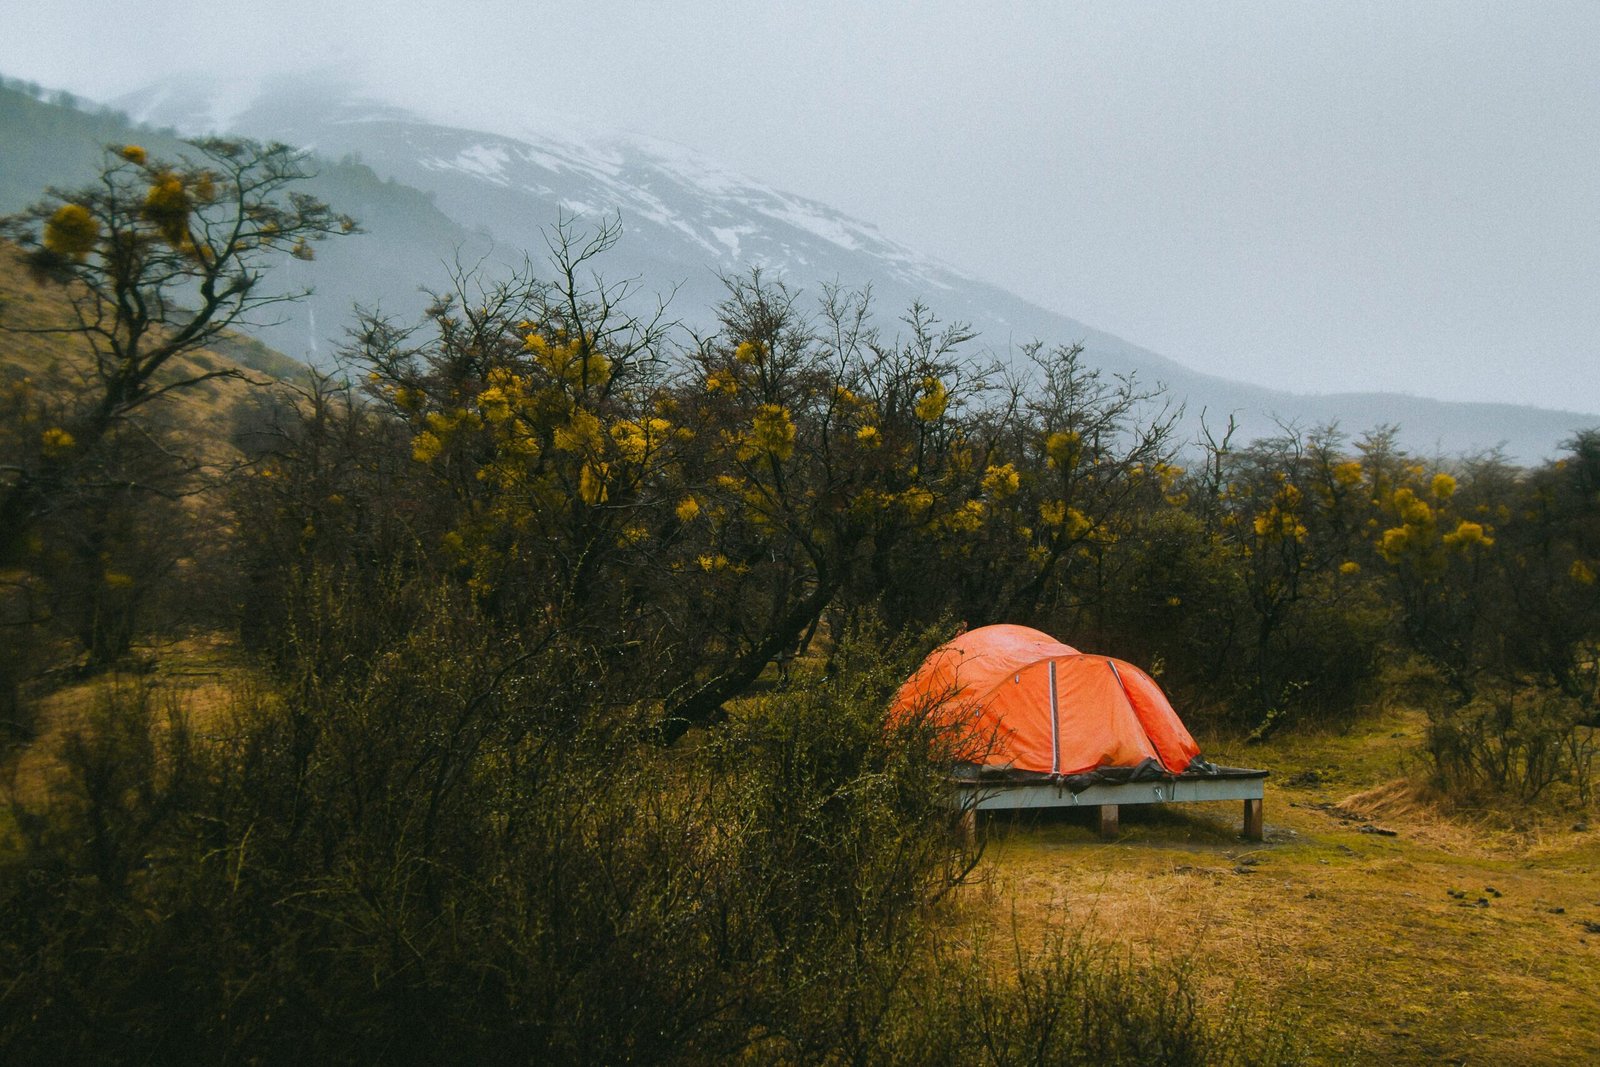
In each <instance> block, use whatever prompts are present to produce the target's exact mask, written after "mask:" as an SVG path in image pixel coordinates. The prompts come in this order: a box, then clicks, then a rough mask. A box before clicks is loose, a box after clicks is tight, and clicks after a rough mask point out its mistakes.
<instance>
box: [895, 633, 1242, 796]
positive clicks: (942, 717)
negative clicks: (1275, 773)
mask: <svg viewBox="0 0 1600 1067" xmlns="http://www.w3.org/2000/svg"><path fill="white" fill-rule="evenodd" d="M894 708H895V714H896V715H897V716H905V715H911V714H920V713H925V714H928V715H930V716H931V717H932V719H933V720H934V721H935V722H939V723H942V724H947V725H953V726H958V727H960V726H963V724H964V727H965V728H964V730H963V735H962V745H963V747H964V749H965V751H964V755H965V756H966V757H967V758H966V761H965V767H964V768H963V769H964V770H965V771H966V772H967V773H968V774H974V775H979V776H982V777H984V778H990V779H995V778H1003V779H1009V780H1014V781H1015V780H1028V779H1033V780H1038V779H1040V778H1041V777H1045V778H1048V779H1051V780H1055V781H1058V782H1060V781H1065V782H1066V783H1067V784H1068V785H1069V786H1071V787H1072V788H1073V789H1074V790H1075V791H1076V790H1077V789H1078V788H1082V787H1087V786H1088V785H1089V784H1092V783H1093V782H1097V781H1141V780H1148V779H1151V778H1165V777H1169V776H1177V775H1185V774H1187V775H1213V774H1217V773H1219V768H1215V767H1213V766H1212V765H1211V764H1209V763H1207V762H1206V761H1205V760H1203V759H1201V758H1200V747H1199V746H1198V745H1197V744H1195V741H1194V738H1193V737H1191V736H1190V735H1189V731H1188V730H1186V729H1185V728H1184V725H1183V723H1182V722H1181V721H1180V720H1179V719H1178V715H1177V712H1175V711H1173V710H1172V705H1171V704H1170V703H1168V702H1167V698H1166V696H1165V695H1164V694H1163V693H1162V692H1161V687H1160V686H1158V685H1156V683H1155V681H1154V680H1153V679H1152V678H1151V677H1150V676H1149V675H1148V674H1146V673H1145V672H1144V671H1142V670H1140V669H1139V668H1138V667H1135V666H1134V665H1133V664H1131V663H1126V662H1124V661H1122V660H1119V659H1113V658H1111V657H1108V656H1097V655H1088V654H1086V653H1083V652H1079V651H1078V650H1077V649H1075V648H1073V647H1071V646H1070V645H1065V644H1062V643H1061V642H1060V641H1057V640H1056V639H1055V638H1053V637H1051V636H1049V635H1048V634H1044V633H1041V632H1039V631H1038V630H1033V629H1029V628H1028V627H1026V626H1012V625H998V626H984V627H981V628H979V629H976V630H970V631H968V632H967V633H964V634H962V635H961V636H959V637H957V638H955V639H954V640H952V641H950V642H948V643H946V644H944V645H941V646H940V647H939V648H938V649H936V650H935V651H934V652H933V654H932V655H930V656H929V657H928V658H927V659H926V660H925V661H923V664H922V666H921V667H919V668H918V669H917V671H916V673H915V674H913V675H912V676H911V678H910V679H909V680H908V681H907V682H906V683H905V685H904V686H902V687H901V689H900V692H899V694H898V695H897V696H896V698H895V704H894ZM1222 773H1226V772H1225V771H1223V772H1222ZM1251 773H1256V772H1251Z"/></svg>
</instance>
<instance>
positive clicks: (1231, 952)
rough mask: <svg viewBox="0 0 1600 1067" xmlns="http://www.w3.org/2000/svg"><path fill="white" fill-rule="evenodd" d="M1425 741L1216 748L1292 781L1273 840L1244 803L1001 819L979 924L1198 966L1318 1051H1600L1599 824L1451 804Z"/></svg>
mask: <svg viewBox="0 0 1600 1067" xmlns="http://www.w3.org/2000/svg"><path fill="white" fill-rule="evenodd" d="M1397 735H1398V736H1397ZM1419 735H1420V722H1419V720H1418V719H1417V718H1415V717H1408V716H1401V717H1399V718H1393V717H1391V718H1387V719H1384V720H1381V721H1373V722H1369V723H1367V724H1365V725H1364V726H1363V727H1361V728H1358V729H1356V730H1354V731H1352V732H1351V733H1349V734H1347V735H1342V736H1341V735H1334V734H1328V735H1322V736H1306V735H1301V736H1295V737H1292V738H1288V739H1285V740H1284V741H1281V742H1278V743H1275V744H1272V745H1267V746H1262V747H1259V748H1250V749H1245V748H1238V749H1235V750H1232V751H1228V750H1226V748H1223V747H1220V746H1218V745H1215V744H1213V745H1211V746H1208V747H1209V751H1210V752H1211V754H1212V755H1213V756H1214V758H1218V759H1221V760H1222V761H1223V762H1229V763H1237V764H1243V765H1250V766H1263V767H1266V768H1268V769H1270V770H1272V771H1273V772H1274V778H1273V779H1272V780H1271V781H1270V782H1269V785H1268V793H1267V812H1266V815H1267V840H1266V841H1265V842H1263V843H1260V844H1256V843H1250V842H1245V841H1242V840H1240V839H1239V838H1238V836H1237V833H1238V828H1239V817H1240V813H1239V811H1238V810H1237V808H1238V805H1237V804H1235V803H1227V804H1210V805H1188V806H1184V807H1183V808H1173V809H1167V810H1154V809H1143V810H1141V809H1136V808H1128V809H1124V812H1123V834H1122V837H1121V838H1120V839H1119V840H1118V841H1116V842H1113V843H1103V842H1101V841H1099V840H1098V839H1097V837H1096V836H1095V832H1094V829H1093V827H1091V826H1090V824H1089V822H1088V820H1087V819H1081V818H1080V819H1078V820H1073V819H1071V818H1062V817H1060V816H1045V817H1036V818H1032V819H1015V820H1006V819H997V820H995V821H993V822H991V823H990V824H989V825H988V827H987V830H988V833H989V847H988V851H987V854H986V857H985V861H984V865H983V867H982V868H981V879H980V881H979V882H978V883H977V884H976V885H975V886H974V887H972V888H971V889H970V890H969V891H968V902H967V903H968V907H967V909H966V916H965V918H966V921H970V922H974V923H980V924H982V923H989V924H993V925H1009V924H1010V923H1012V922H1013V921H1014V923H1015V926H1016V929H1017V930H1018V931H1019V933H1021V934H1022V935H1023V937H1024V939H1025V941H1026V940H1028V939H1033V938H1042V937H1043V934H1044V932H1045V931H1046V930H1047V929H1049V928H1055V929H1064V930H1066V931H1068V932H1069V933H1075V934H1079V935H1081V936H1084V937H1087V938H1089V939H1091V940H1096V941H1101V942H1104V943H1107V944H1114V945H1117V946H1125V947H1126V949H1127V950H1128V951H1130V952H1132V953H1133V954H1134V955H1135V956H1136V957H1141V958H1145V959H1148V960H1151V961H1154V962H1157V963H1159V964H1162V965H1171V966H1180V965H1185V964H1187V965H1188V966H1189V967H1190V969H1191V971H1192V973H1193V974H1194V975H1195V976H1196V977H1197V978H1198V979H1199V981H1200V984H1201V988H1202V989H1203V990H1204V991H1205V993H1206V994H1207V995H1208V996H1210V997H1214V998H1219V999H1220V998H1221V997H1223V996H1226V995H1228V994H1230V993H1232V992H1233V991H1235V990H1236V989H1241V988H1242V989H1243V990H1244V992H1245V994H1246V995H1247V996H1252V997H1255V998H1257V999H1259V1000H1262V1001H1264V1002H1266V1003H1268V1004H1271V1005H1273V1006H1274V1008H1275V1009H1276V1010H1280V1011H1284V1012H1287V1013H1290V1014H1291V1015H1293V1016H1295V1017H1297V1018H1298V1019H1300V1020H1301V1022H1300V1025H1299V1026H1298V1030H1299V1033H1300V1034H1301V1037H1302V1039H1303V1041H1304V1042H1305V1045H1306V1047H1307V1050H1308V1051H1309V1053H1310V1054H1311V1057H1312V1059H1313V1061H1314V1062H1320V1063H1486V1064H1487V1063H1495V1064H1536V1063H1567V1064H1570V1063H1573V1062H1600V1008H1597V1007H1596V1005H1600V934H1597V933H1590V932H1589V931H1588V930H1587V929H1586V928H1585V926H1584V925H1583V924H1584V923H1586V922H1593V923H1600V877H1597V876H1596V872H1597V870H1600V833H1596V832H1595V831H1591V830H1585V831H1574V830H1572V829H1571V826H1572V825H1573V822H1574V820H1575V819H1577V818H1578V816H1574V815H1567V816H1563V817H1557V816H1556V815H1555V814H1553V813H1551V814H1547V815H1546V816H1545V817H1544V818H1543V820H1542V821H1541V822H1538V823H1537V825H1535V826H1534V827H1533V828H1531V829H1524V830H1521V831H1512V830H1505V829H1497V828H1495V827H1494V826H1492V825H1489V824H1487V823H1484V822H1483V821H1482V820H1474V821H1463V820H1460V819H1455V818H1451V817H1449V816H1447V815H1446V814H1444V813H1442V812H1441V811H1440V810H1439V809H1438V808H1437V807H1436V806H1434V805H1432V804H1430V803H1429V802H1428V800H1427V796H1426V793H1425V791H1423V790H1420V789H1418V788H1416V787H1414V786H1413V785H1411V784H1410V782H1409V780H1408V778H1407V773H1408V772H1410V774H1411V775H1412V776H1413V777H1414V776H1415V775H1416V772H1417V770H1418V764H1417V762H1416V757H1415V755H1414V752H1415V744H1416V738H1417V737H1418V736H1419ZM1306 771H1316V772H1317V773H1316V775H1315V776H1314V777H1313V776H1311V775H1306V774H1305V773H1304V772H1306ZM1297 776H1299V777H1297ZM1290 781H1293V782H1295V783H1296V784H1295V785H1290V784H1287V783H1289V782H1290ZM1363 827H1372V828H1377V829H1382V830H1393V831H1394V832H1395V833H1394V836H1387V835H1384V834H1380V833H1374V832H1372V830H1371V829H1365V830H1364V829H1363ZM1452 894H1459V896H1457V895H1452ZM1480 899H1481V900H1483V901H1484V902H1485V903H1484V904H1482V905H1479V903H1478V901H1479V900H1480ZM977 905H982V906H977ZM1001 916H1005V917H1006V918H1004V919H1002V918H1000V917H1001ZM1010 916H1014V917H1015V918H1014V920H1013V919H1011V918H1010Z"/></svg>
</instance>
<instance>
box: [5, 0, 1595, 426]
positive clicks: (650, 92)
mask: <svg viewBox="0 0 1600 1067" xmlns="http://www.w3.org/2000/svg"><path fill="white" fill-rule="evenodd" d="M297 64H298V65H308V66H331V67H334V68H336V69H341V70H344V71H347V72H349V73H351V74H354V75H357V76H360V77H363V78H365V79H367V80H368V81H369V83H370V84H371V85H372V86H373V88H374V89H376V90H378V91H379V92H381V93H382V94H384V95H387V96H389V97H391V98H393V99H394V100H395V101H396V102H398V103H401V104H405V105H408V106H412V107H416V108H419V109H440V108H447V109H448V110H449V111H450V112H453V113H455V114H457V115H458V116H462V115H471V114H481V115H483V116H485V120H484V121H485V124H489V125H505V124H506V122H504V121H495V120H503V119H504V118H505V117H506V116H507V115H509V114H514V113H516V112H518V111H526V112H528V113H536V112H537V111H539V110H541V109H554V110H557V111H560V112H563V113H566V114H567V115H570V116H574V117H579V118H588V119H593V120H595V121H597V122H600V123H603V124H605V125H610V126H622V127H627V128H631V129H634V130H638V131H640V132H644V133H649V134H653V135H655V136H659V137H666V138H669V139H672V140H676V141H680V142H682V143H685V144H688V145H691V146H693V147H695V148H698V149H701V150H702V151H704V152H706V153H708V154H710V155H712V156H715V157H717V158H719V159H721V160H723V161H724V162H726V163H728V164H730V165H732V166H733V167H734V168H736V169H739V170H743V171H745V172H747V173H750V174H752V175H753V176H755V177H758V178H760V179H762V180H765V181H767V182H769V183H770V184H773V185H776V186H779V187H781V188H786V189H790V190H792V191H794V192H798V193H802V194H805V195H809V196H812V197H815V198H818V199H821V200H824V201H827V202H829V203H832V204H834V205H836V206H838V207H840V208H842V209H844V210H846V211H848V212H850V213H852V214H855V215H858V216H860V217H862V218H865V219H868V220H870V221H874V222H876V223H878V224H879V225H880V226H881V227H882V228H883V229H884V230H885V231H886V232H887V233H888V234H889V235H891V236H893V237H896V238H899V239H900V240H902V241H904V242H906V243H908V244H911V245H913V246H915V247H917V248H920V249H923V250H925V251H928V252H932V253H934V254H935V255H938V256H940V257H941V258H943V259H945V260H946V261H947V262H949V263H950V264H951V265H953V266H955V267H957V268H960V269H963V270H965V271H967V272H969V273H972V274H976V275H978V276H980V277H984V278H987V279H989V280H992V281H995V282H999V283H1001V284H1003V285H1005V286H1007V287H1008V288H1011V289H1013V290H1015V291H1017V292H1018V293H1020V294H1022V295H1024V296H1027V297H1029V298H1031V299H1033V300H1035V301H1036V302H1038V303H1041V304H1044V305H1046V306H1048V307H1051V308H1053V309H1055V310H1059V311H1063V312H1065V313H1067V314H1070V315H1073V316H1075V317H1077V318H1079V319H1082V320H1084V321H1086V322H1089V323H1091V324H1093V325H1096V326H1099V327H1101V328H1103V329H1107V330H1110V331H1112V332H1115V333H1119V334H1121V335H1123V336H1124V337H1126V338H1128V339H1129V340H1132V341H1135V342H1138V343H1140V344H1143V345H1145V346H1147V347H1149V348H1152V349H1155V350H1157V351H1159V352H1162V353H1164V354H1166V355H1169V356H1172V357H1173V358H1176V359H1179V360H1182V361H1184V362H1186V363H1188V364H1190V365H1192V366H1195V367H1198V368H1202V369H1205V370H1209V371H1212V372H1215V373H1219V374H1224V375H1227V376H1230V377H1238V378H1245V379H1249V380H1252V381H1257V382H1261V383H1263V384H1269V385H1276V386H1282V387H1287V388H1294V389H1300V390H1312V391H1328V390H1334V389H1389V390H1400V391H1408V392H1414V393H1419V394H1425V395H1432V396H1440V397H1445V398H1451V399H1478V400H1514V401H1521V402H1528V403H1538V404H1543V405H1545V406H1551V407H1565V408H1577V409H1581V410H1587V411H1590V412H1600V374H1596V373H1595V371H1594V365H1595V363H1596V359H1595V357H1596V356H1597V355H1600V293H1597V283H1600V175H1597V173H1596V165H1597V163H1600V75H1597V74H1596V70H1597V69H1600V3H1592V2H1575V3H1518V4H1511V3H1504V4H1484V3H1461V2H1456V3H1448V4H1447V3H1443V2H1440V3H1396V2H1380V3H1332V2H1324V3H1316V4H1309V3H1308V4H1288V3H1278V4H1250V3H1234V2H1229V3H1183V4H1176V3H1174V4H1151V5H1142V4H1133V3H1114V4H1112V3H1107V4H1092V5H1067V4H1060V3H1043V2H1041V3H1034V4H1021V3H983V4H980V3H973V2H966V3H963V2H957V0H931V2H924V3H913V2H881V3H862V2H860V0H856V2H844V0H830V2H822V3H808V4H784V5H779V4H771V3H754V2H751V3H741V4H735V3H726V2H717V0H676V2H673V3H659V4H657V3H648V4H647V3H625V2H620V0H616V2H603V3H602V2H588V3H511V2H479V3H473V2H465V3H458V4H455V5H449V6H447V5H443V4H439V3H437V2H432V3H413V2H410V0H390V2H389V3H387V4H384V5H382V6H379V5H372V6H371V7H367V6H366V5H362V6H360V7H359V8H358V7H357V6H355V5H343V4H339V3H337V2H333V0H320V2H313V0H255V2H252V3H249V4H242V5H233V4H218V3H216V2H215V0H209V2H205V3H201V2H196V0H163V2H161V3H147V2H129V0H119V2H111V3H89V2H70V0H63V2H54V3H51V2H48V0H46V2H44V3H41V4H22V3H13V4H6V5H4V7H3V8H0V72H4V73H6V74H8V75H11V76H14V77H24V78H30V79H33V80H36V81H39V82H41V83H43V84H47V85H50V86H52V87H57V86H59V87H65V88H68V89H71V90H73V91H75V92H78V93H80V94H83V95H87V96H92V97H96V98H106V97H111V96H115V95H117V94H118V93H121V92H124V91H127V90H130V89H132V88H135V87H137V86H139V85H141V84H143V83H144V82H146V81H148V80H151V79H153V78H155V77H158V76H160V75H163V74H167V73H171V72H173V71H176V70H182V69H186V68H193V69H199V70H203V71H209V72H216V71H222V72H225V73H233V72H237V73H239V74H241V75H245V76H251V75H255V74H259V73H264V72H267V71H270V70H276V69H280V68H282V67H284V66H291V65H297ZM0 165H3V147H0Z"/></svg>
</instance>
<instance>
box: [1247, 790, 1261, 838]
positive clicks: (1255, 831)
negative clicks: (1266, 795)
mask: <svg viewBox="0 0 1600 1067" xmlns="http://www.w3.org/2000/svg"><path fill="white" fill-rule="evenodd" d="M1261 805H1262V800H1261V799H1260V798H1259V797H1257V798H1256V799H1254V800H1247V801H1245V802H1244V836H1245V837H1247V838H1249V839H1250V840H1251V841H1260V840H1261Z"/></svg>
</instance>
